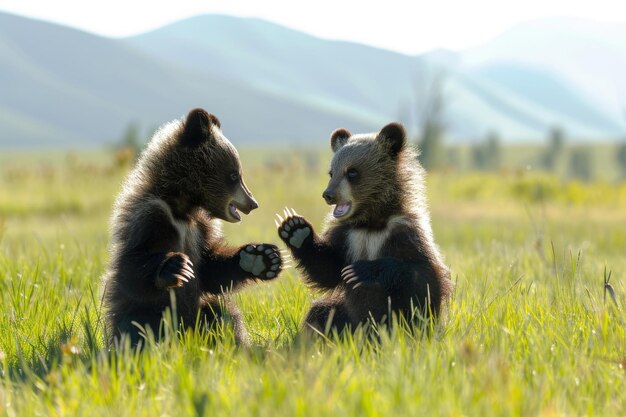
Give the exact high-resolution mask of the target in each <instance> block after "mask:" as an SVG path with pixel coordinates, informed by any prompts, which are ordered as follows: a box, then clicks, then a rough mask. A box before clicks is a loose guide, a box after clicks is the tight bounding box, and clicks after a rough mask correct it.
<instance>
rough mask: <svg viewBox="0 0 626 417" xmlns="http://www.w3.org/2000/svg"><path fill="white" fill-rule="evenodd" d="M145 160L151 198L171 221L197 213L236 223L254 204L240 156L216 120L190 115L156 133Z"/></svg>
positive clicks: (193, 112) (202, 112)
mask: <svg viewBox="0 0 626 417" xmlns="http://www.w3.org/2000/svg"><path fill="white" fill-rule="evenodd" d="M155 139H156V140H153V141H152V142H151V143H150V146H149V147H148V149H147V151H146V155H144V157H143V158H144V159H146V161H144V165H147V166H149V168H148V171H149V173H150V174H151V176H152V178H153V188H154V191H153V192H154V193H155V194H157V196H159V197H160V198H162V199H163V200H165V201H166V202H167V203H168V204H169V205H170V207H171V208H172V211H173V213H174V215H175V216H176V217H179V218H185V217H187V216H189V215H190V214H191V213H192V212H193V211H194V210H195V209H197V208H202V209H204V210H206V211H207V212H208V213H209V214H210V215H211V216H212V217H216V218H219V219H222V220H226V221H228V222H232V223H235V222H239V221H240V220H241V216H240V214H239V212H238V210H240V211H242V212H243V213H245V214H248V213H250V212H251V211H252V210H254V209H255V208H257V207H258V204H257V202H256V200H255V199H254V197H253V196H252V193H251V192H250V190H248V187H247V186H246V184H245V182H244V180H243V172H242V168H241V161H240V159H239V154H238V153H237V150H236V149H235V147H234V146H233V145H232V144H231V143H230V141H229V140H228V139H227V138H226V137H225V136H224V135H223V134H222V131H221V124H220V121H219V120H218V118H217V117H215V116H214V115H212V114H209V113H207V112H206V111H205V110H203V109H194V110H191V111H190V112H189V114H188V115H187V117H186V118H184V119H181V120H180V121H178V122H174V123H173V124H171V125H168V126H165V127H164V128H162V129H161V131H159V132H157V134H156V135H155Z"/></svg>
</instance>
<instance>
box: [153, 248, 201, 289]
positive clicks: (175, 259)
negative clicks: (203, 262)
mask: <svg viewBox="0 0 626 417" xmlns="http://www.w3.org/2000/svg"><path fill="white" fill-rule="evenodd" d="M194 278H195V275H194V273H193V264H192V263H191V260H190V259H189V257H188V256H187V255H185V254H184V253H179V252H172V253H168V254H167V255H166V257H165V260H164V261H163V262H161V265H159V268H158V269H157V274H156V280H155V285H156V287H157V288H161V289H167V288H178V287H182V286H183V285H185V283H187V282H189V281H190V280H192V279H194Z"/></svg>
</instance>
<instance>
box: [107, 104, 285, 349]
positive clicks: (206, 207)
mask: <svg viewBox="0 0 626 417" xmlns="http://www.w3.org/2000/svg"><path fill="white" fill-rule="evenodd" d="M257 207H258V205H257V202H256V201H255V200H254V198H253V197H252V194H251V193H250V191H249V190H248V188H247V187H246V184H245V183H244V181H243V178H242V169H241V163H240V160H239V156H238V154H237V151H236V150H235V148H234V147H233V145H232V144H231V143H230V142H229V141H228V139H226V137H224V135H223V134H222V132H221V127H220V122H219V120H218V119H217V118H216V117H215V116H213V115H212V114H209V113H207V112H206V111H204V110H202V109H195V110H192V111H191V112H190V113H189V115H188V116H187V117H186V118H184V119H181V120H176V121H174V122H171V123H169V124H167V125H165V126H164V127H162V128H161V129H160V130H159V131H157V133H156V134H155V135H154V137H153V138H152V140H151V142H150V144H149V146H148V148H147V149H146V150H145V151H144V152H143V154H142V155H141V158H140V159H139V161H138V163H137V166H136V167H135V169H134V170H133V171H132V172H131V173H130V175H129V177H128V179H127V180H126V183H125V184H124V188H123V191H122V192H121V194H120V195H119V196H118V198H117V201H116V203H115V206H114V210H113V215H112V218H111V224H110V231H111V242H110V262H109V265H108V270H107V272H106V273H105V275H104V277H103V288H104V293H105V294H104V302H105V307H106V310H107V321H108V327H109V334H110V335H111V336H112V337H111V340H110V342H115V341H116V340H117V341H119V340H120V339H121V337H122V336H123V335H127V336H126V337H128V338H130V341H131V344H132V345H137V344H138V343H139V342H140V341H141V340H142V335H141V331H140V328H139V326H141V328H146V327H149V328H151V330H152V332H153V333H154V334H155V336H156V337H157V338H158V337H159V336H160V335H161V333H162V330H160V329H161V326H162V321H161V320H162V317H163V313H164V312H165V311H166V310H167V309H168V308H169V309H170V311H172V312H175V313H176V317H175V318H176V319H177V321H178V323H180V324H181V325H183V326H184V327H186V328H193V327H194V326H196V325H198V326H200V327H201V328H206V327H207V326H211V325H213V324H215V323H216V321H221V320H224V319H228V318H230V320H232V321H234V326H235V337H236V339H237V341H238V342H239V343H241V344H247V343H248V335H247V332H246V330H245V327H244V325H243V322H242V320H241V314H240V313H239V311H238V310H237V309H236V307H234V306H232V305H230V303H229V302H228V301H227V300H224V299H221V298H222V297H220V296H221V295H222V294H223V293H224V292H228V291H233V290H235V289H237V288H239V287H241V286H242V285H243V284H244V283H246V282H248V281H251V280H254V279H261V280H270V279H273V278H275V277H276V276H278V274H279V273H280V272H281V269H282V261H281V257H280V253H279V251H278V249H277V247H276V246H274V245H270V244H262V245H257V244H247V245H243V246H241V247H238V248H234V247H228V246H226V245H225V243H224V241H223V239H222V237H221V233H220V221H219V220H218V219H222V220H226V221H228V222H238V221H240V220H241V217H240V214H239V212H238V210H241V211H242V212H244V213H246V214H248V213H250V211H252V210H254V209H255V208H257ZM171 293H173V295H174V297H172V294H171ZM172 300H175V305H172Z"/></svg>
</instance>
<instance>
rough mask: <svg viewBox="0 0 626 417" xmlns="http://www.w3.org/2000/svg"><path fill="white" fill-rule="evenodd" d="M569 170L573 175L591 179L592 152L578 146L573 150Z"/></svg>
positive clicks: (586, 179)
mask: <svg viewBox="0 0 626 417" xmlns="http://www.w3.org/2000/svg"><path fill="white" fill-rule="evenodd" d="M569 172H570V175H571V176H572V177H575V178H579V179H581V180H584V181H589V180H590V179H591V177H592V163H591V154H590V153H589V150H588V149H583V148H578V149H574V150H573V151H572V155H571V157H570V163H569Z"/></svg>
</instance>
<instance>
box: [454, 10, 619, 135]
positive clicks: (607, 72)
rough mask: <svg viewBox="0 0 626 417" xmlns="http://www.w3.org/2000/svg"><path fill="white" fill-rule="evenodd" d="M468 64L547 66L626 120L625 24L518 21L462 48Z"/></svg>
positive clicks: (609, 113)
mask: <svg viewBox="0 0 626 417" xmlns="http://www.w3.org/2000/svg"><path fill="white" fill-rule="evenodd" d="M461 61H462V62H463V66H464V67H465V68H480V67H484V66H494V65H502V64H506V65H512V64H514V65H521V66H524V67H530V68H542V69H544V70H547V71H549V72H550V73H551V74H553V75H554V76H556V77H558V78H559V80H560V81H561V82H566V83H568V84H570V85H573V86H575V87H576V91H577V93H578V94H580V95H584V96H585V97H586V98H587V100H591V101H592V105H593V107H594V108H596V109H597V111H599V112H602V113H603V114H605V115H606V116H608V117H610V118H611V119H612V120H614V121H616V120H617V121H622V127H623V121H624V110H625V109H626V77H624V74H625V73H626V25H624V24H610V23H598V22H593V21H586V20H581V19H571V18H568V19H565V18H553V19H541V20H536V21H531V22H527V23H523V24H519V25H517V26H515V27H513V28H511V29H510V30H508V31H506V32H505V33H503V34H502V35H500V36H498V37H497V38H495V39H493V40H492V41H490V42H488V43H487V44H485V45H482V46H480V47H478V48H475V49H472V50H469V51H465V52H463V53H462V54H461Z"/></svg>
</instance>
